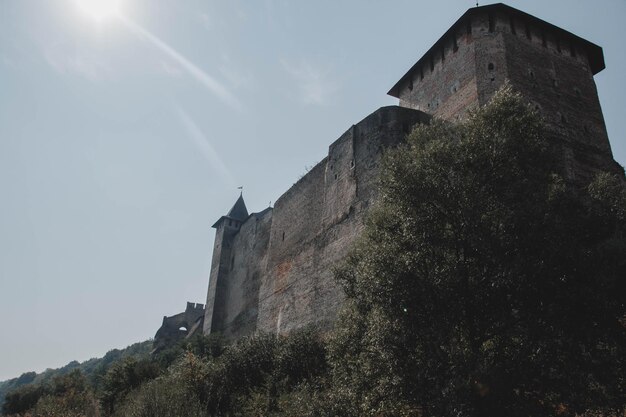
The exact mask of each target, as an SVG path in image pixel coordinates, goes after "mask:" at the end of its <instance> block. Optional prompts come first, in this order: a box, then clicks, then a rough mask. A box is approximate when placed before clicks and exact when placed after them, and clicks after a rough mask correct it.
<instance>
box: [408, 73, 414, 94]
mask: <svg viewBox="0 0 626 417" xmlns="http://www.w3.org/2000/svg"><path fill="white" fill-rule="evenodd" d="M409 91H413V75H411V76H410V77H409Z"/></svg>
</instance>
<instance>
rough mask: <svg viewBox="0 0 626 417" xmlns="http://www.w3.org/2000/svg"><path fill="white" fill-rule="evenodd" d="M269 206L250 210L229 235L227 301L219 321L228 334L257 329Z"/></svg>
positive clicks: (269, 229)
mask: <svg viewBox="0 0 626 417" xmlns="http://www.w3.org/2000/svg"><path fill="white" fill-rule="evenodd" d="M271 226H272V209H269V208H268V209H266V210H264V211H262V212H260V213H252V214H251V215H250V216H249V217H248V219H247V220H246V221H245V222H244V223H243V224H242V225H241V227H240V229H239V232H238V233H237V234H236V235H235V236H234V237H233V239H232V243H231V244H232V249H231V251H230V263H229V266H228V268H229V273H228V277H227V279H225V287H226V288H225V294H227V300H226V301H227V302H226V303H225V304H224V313H223V316H222V323H221V325H220V328H221V331H222V333H223V334H224V335H225V336H227V337H230V338H237V337H239V336H242V335H246V334H251V333H253V332H254V331H255V329H256V321H257V315H258V303H259V287H260V284H261V277H262V275H263V274H264V272H265V267H266V264H267V248H268V244H269V238H270V231H271Z"/></svg>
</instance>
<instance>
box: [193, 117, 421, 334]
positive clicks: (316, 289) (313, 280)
mask: <svg viewBox="0 0 626 417" xmlns="http://www.w3.org/2000/svg"><path fill="white" fill-rule="evenodd" d="M429 118H430V117H429V116H428V115H426V114H425V113H422V112H420V111H416V110H412V109H407V108H402V107H397V106H390V107H384V108H381V109H379V110H377V111H376V112H374V113H372V114H371V115H369V116H368V117H367V118H365V119H364V120H363V121H361V122H360V123H358V124H357V125H354V126H352V127H351V128H350V129H348V131H346V132H345V133H344V134H343V135H342V136H341V137H340V138H339V139H338V140H336V141H335V142H334V143H333V144H332V145H330V147H329V153H328V156H327V157H326V158H324V159H323V160H322V161H321V162H319V163H318V164H317V165H316V166H315V167H313V168H312V169H311V170H310V171H309V172H308V173H307V174H306V175H304V176H303V177H302V178H301V179H300V180H299V181H298V182H297V183H296V184H294V185H293V186H292V187H291V188H290V189H289V190H288V191H287V192H286V193H285V194H283V195H282V196H281V197H280V198H279V199H278V200H277V201H276V204H275V206H274V208H273V209H267V210H265V211H263V212H261V213H254V214H251V215H250V216H249V217H248V218H247V219H245V220H244V221H242V222H241V224H239V222H232V225H231V222H230V220H229V218H228V217H223V218H222V219H220V220H219V221H218V222H217V223H216V225H215V227H216V229H217V230H216V239H215V247H214V253H213V264H212V267H211V280H210V282H209V293H208V297H207V308H206V316H205V326H204V332H205V333H213V332H222V333H223V334H224V335H225V336H227V337H229V338H237V337H240V336H243V335H247V334H251V333H253V332H255V331H262V332H271V333H281V332H287V331H289V330H291V329H294V328H298V327H301V326H305V325H308V324H319V325H320V326H322V327H328V326H330V325H331V324H332V323H333V321H334V320H335V318H336V316H337V312H338V309H339V307H340V305H341V303H342V301H343V294H342V291H341V289H340V288H339V286H338V285H337V283H336V282H335V280H334V278H333V273H332V269H333V266H335V265H337V263H338V262H339V261H341V260H342V259H343V258H344V257H345V256H346V254H347V253H348V251H349V249H350V247H351V244H352V243H353V242H354V240H355V239H356V238H357V237H358V235H359V233H360V232H361V230H362V228H363V220H364V218H365V215H366V212H367V210H368V208H369V207H370V206H371V204H372V203H373V201H374V200H375V198H376V195H377V181H376V179H377V176H378V172H379V165H380V161H381V156H382V154H383V152H384V150H385V149H387V148H389V147H393V146H395V145H397V144H398V143H400V142H401V141H402V140H404V138H405V136H406V134H407V133H408V132H410V130H411V129H412V127H413V126H414V125H415V124H417V123H425V122H427V121H428V120H429ZM207 323H209V324H207Z"/></svg>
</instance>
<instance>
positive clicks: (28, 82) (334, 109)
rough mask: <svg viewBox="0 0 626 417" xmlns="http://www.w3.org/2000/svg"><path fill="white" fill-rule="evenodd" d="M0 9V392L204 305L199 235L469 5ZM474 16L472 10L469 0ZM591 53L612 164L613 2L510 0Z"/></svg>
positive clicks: (617, 128)
mask: <svg viewBox="0 0 626 417" xmlns="http://www.w3.org/2000/svg"><path fill="white" fill-rule="evenodd" d="M124 3H125V5H124V12H123V13H124V16H125V18H124V19H111V20H104V21H101V22H99V23H98V22H96V21H94V20H93V19H91V18H88V17H87V16H85V15H84V13H82V12H81V11H80V10H78V9H77V7H76V4H75V2H74V0H0V198H1V200H0V317H1V318H2V325H1V326H0V331H1V334H2V336H1V337H0V380H2V379H6V378H9V377H14V376H17V375H19V374H20V373H22V372H25V371H29V370H36V371H41V370H43V369H44V368H46V367H58V366H61V365H63V364H65V363H67V362H69V361H70V360H73V359H77V360H85V359H88V358H90V357H93V356H100V355H102V354H104V353H105V352H106V351H107V350H109V349H111V348H115V347H124V346H126V345H128V344H130V343H133V342H136V341H141V340H145V339H147V338H149V337H152V336H153V335H154V333H155V331H156V330H157V328H158V327H159V325H160V324H161V319H162V316H163V315H172V314H175V313H177V312H179V311H181V310H182V309H184V307H185V303H186V301H188V300H189V301H195V302H202V303H203V302H204V301H205V296H206V289H207V284H208V273H209V266H210V254H211V250H212V246H213V237H214V235H213V230H212V229H211V228H210V226H211V224H213V222H214V221H215V220H217V219H218V218H219V217H220V216H221V215H222V214H224V213H226V211H227V210H228V209H229V208H230V206H231V205H232V204H233V203H234V201H235V199H236V197H237V195H238V191H237V189H236V187H237V186H239V185H243V186H244V187H245V189H244V197H245V199H246V203H247V205H248V209H249V210H251V211H260V210H263V209H264V208H265V207H267V205H268V204H269V202H270V201H274V200H276V199H277V198H278V197H279V196H280V195H281V194H282V193H283V192H284V191H286V190H287V189H288V188H289V186H290V185H291V184H293V183H294V182H295V181H296V180H297V179H298V177H299V176H300V175H301V174H302V173H304V172H305V167H307V166H311V165H313V164H314V163H316V162H317V161H319V160H320V159H322V158H323V157H324V156H325V155H326V152H327V148H328V145H329V144H330V143H331V142H333V141H334V140H335V139H336V138H337V137H339V135H341V133H343V132H344V131H345V130H346V129H348V128H349V127H350V125H352V124H353V123H356V122H358V121H359V120H361V119H362V118H363V117H365V116H366V115H367V114H369V113H370V112H372V111H374V110H375V109H376V108H378V107H380V106H385V105H389V104H396V100H395V99H392V98H391V97H388V96H386V92H387V91H388V90H389V88H390V87H391V86H392V85H393V84H394V83H395V81H397V80H398V79H399V78H400V77H401V76H402V75H403V74H404V73H405V72H406V71H407V70H408V68H409V67H410V66H411V65H412V64H413V63H414V62H415V61H416V60H417V59H418V58H419V57H420V56H421V55H422V54H423V53H424V52H425V51H426V50H427V49H428V48H429V47H430V46H431V45H432V43H433V42H434V41H436V40H437V39H438V38H439V36H441V34H443V32H444V31H445V30H446V29H448V27H449V26H450V24H451V23H453V22H454V21H455V20H456V19H457V18H458V17H459V16H460V15H461V14H462V13H463V12H464V11H465V10H466V9H467V8H469V7H472V6H473V4H474V2H473V1H465V0H463V1H461V0H454V1H452V0H450V1H436V2H432V1H431V2H426V1H417V0H412V1H409V0H393V1H392V0H389V1H373V0H371V1H364V0H349V1H348V0H345V1H341V0H332V1H326V0H318V1H286V0H284V1H281V0H265V1H242V0H228V1H215V0H204V1H200V0H161V1H154V0H152V1H148V0H125V1H124ZM481 4H483V3H481ZM508 4H509V5H511V6H513V7H517V8H520V9H522V10H524V11H526V12H528V13H531V14H534V15H536V16H538V17H540V18H542V19H544V20H547V21H548V22H551V23H553V24H555V25H557V26H560V27H563V28H564V29H567V30H569V31H571V32H574V33H576V34H578V35H579V36H581V37H584V38H587V39H588V40H590V41H592V42H594V43H597V44H598V45H600V46H602V47H603V48H604V53H605V58H606V63H607V69H606V70H605V71H603V72H602V73H600V74H599V75H598V76H596V83H597V84H598V90H599V94H600V101H601V103H602V107H603V110H604V114H605V119H606V122H607V126H608V130H609V137H610V139H611V144H612V146H613V151H614V154H615V157H616V159H617V160H618V162H620V163H621V164H624V163H625V162H626V141H625V138H624V133H623V132H624V130H623V123H624V116H625V113H624V110H625V109H626V87H625V83H624V74H626V54H625V47H624V42H625V39H626V25H624V19H625V18H626V2H624V1H623V0H599V1H595V2H591V1H582V0H551V1H545V0H541V1H539V0H523V1H522V0H518V1H510V2H509V3H508Z"/></svg>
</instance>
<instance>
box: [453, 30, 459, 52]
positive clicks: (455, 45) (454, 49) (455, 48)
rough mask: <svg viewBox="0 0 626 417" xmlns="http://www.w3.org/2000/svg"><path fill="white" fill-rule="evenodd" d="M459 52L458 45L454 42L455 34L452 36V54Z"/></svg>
mask: <svg viewBox="0 0 626 417" xmlns="http://www.w3.org/2000/svg"><path fill="white" fill-rule="evenodd" d="M458 50H459V45H458V44H457V42H456V33H453V34H452V52H456V51H458Z"/></svg>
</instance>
